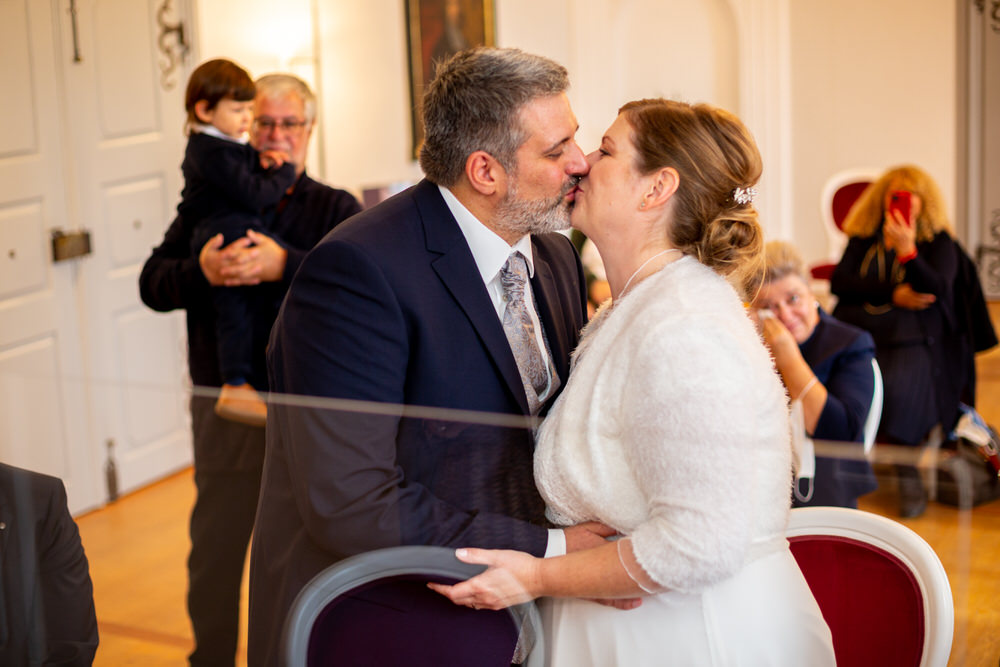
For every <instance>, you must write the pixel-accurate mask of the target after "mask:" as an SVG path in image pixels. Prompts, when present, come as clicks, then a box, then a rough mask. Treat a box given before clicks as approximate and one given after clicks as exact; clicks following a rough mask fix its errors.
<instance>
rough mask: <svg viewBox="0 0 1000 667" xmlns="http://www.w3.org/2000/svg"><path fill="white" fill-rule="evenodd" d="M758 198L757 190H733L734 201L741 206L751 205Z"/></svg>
mask: <svg viewBox="0 0 1000 667" xmlns="http://www.w3.org/2000/svg"><path fill="white" fill-rule="evenodd" d="M756 196H757V188H736V189H735V190H733V199H734V200H735V201H736V203H737V204H739V205H741V206H743V205H745V204H749V203H750V202H752V201H753V198H754V197H756Z"/></svg>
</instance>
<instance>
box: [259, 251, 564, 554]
mask: <svg viewBox="0 0 1000 667" xmlns="http://www.w3.org/2000/svg"><path fill="white" fill-rule="evenodd" d="M409 336H410V332H408V330H407V325H406V320H405V318H404V316H403V312H402V309H401V307H400V304H399V303H398V302H397V299H396V297H395V294H394V292H393V290H392V288H391V286H390V284H389V283H388V282H387V281H386V279H385V277H384V275H383V274H382V272H381V271H380V269H379V268H378V266H377V264H376V263H375V262H374V261H373V260H372V259H371V258H369V257H368V256H367V255H366V254H365V253H364V251H362V250H360V249H358V248H356V247H353V246H351V245H349V244H346V243H343V242H329V241H327V242H325V243H323V244H321V245H320V246H317V248H316V249H315V250H314V251H313V253H312V254H310V256H309V260H308V261H306V262H305V263H304V264H303V265H302V267H301V268H300V270H299V272H298V274H297V275H296V277H295V280H294V282H293V285H292V289H291V290H290V291H289V293H288V296H287V298H286V301H285V304H284V306H283V311H282V314H281V316H280V317H279V319H278V322H277V323H276V325H275V330H274V332H273V335H272V342H271V350H270V353H269V361H270V367H271V373H272V383H273V384H272V387H273V388H276V389H277V390H278V391H280V392H282V393H284V394H286V395H288V394H292V395H297V396H298V395H305V396H308V397H328V398H337V399H349V400H351V401H365V402H366V403H364V404H354V403H352V404H348V405H344V406H343V409H325V408H317V407H309V406H296V405H292V404H291V403H286V404H283V405H282V404H275V403H273V402H272V404H271V406H272V407H271V408H269V414H268V431H269V434H268V435H269V439H268V447H270V448H272V450H274V449H275V448H284V450H285V451H284V457H285V458H286V461H287V469H288V474H289V477H290V479H289V484H290V487H291V490H292V493H293V494H294V499H295V504H296V507H297V509H298V512H299V514H300V516H301V517H302V518H303V521H304V523H305V527H306V531H307V532H308V534H309V536H310V537H311V539H312V540H313V541H314V542H315V543H317V544H318V545H319V546H320V547H321V548H322V549H323V550H325V551H327V552H330V553H333V554H336V555H338V556H341V557H342V556H346V555H351V554H355V553H360V552H364V551H370V550H372V549H378V548H383V547H388V546H397V545H400V544H430V545H442V546H481V547H486V548H512V547H513V548H520V549H524V550H530V551H532V552H535V553H541V552H543V551H544V548H545V546H544V545H545V539H546V532H545V529H544V528H541V527H539V526H534V525H531V524H528V523H525V522H521V521H518V520H515V519H512V518H509V517H506V516H502V515H499V514H491V513H486V512H476V511H467V510H464V509H460V508H459V507H457V506H455V505H453V504H451V503H449V502H446V501H444V500H442V499H440V498H438V497H435V496H434V495H432V494H431V493H430V491H429V490H428V489H427V488H426V487H424V486H422V485H420V484H417V483H415V482H413V481H412V480H410V479H407V478H406V476H405V474H404V472H403V470H402V468H401V467H400V466H399V465H398V463H397V461H396V446H397V444H396V443H397V437H398V436H399V432H400V429H401V428H403V427H404V426H405V427H411V426H412V422H413V420H409V422H411V424H409V425H407V421H408V420H407V419H405V418H404V417H405V416H404V415H403V414H402V411H403V410H404V408H402V407H401V406H400V404H401V403H402V402H403V401H404V398H405V383H406V377H407V375H406V373H407V364H408V361H409V346H410V344H411V341H410V340H409ZM367 402H373V403H367ZM272 429H276V430H275V431H274V433H271V430H272ZM273 453H276V454H277V453H278V452H273ZM269 455H270V454H269ZM279 455H280V454H279Z"/></svg>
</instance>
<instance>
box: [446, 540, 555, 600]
mask: <svg viewBox="0 0 1000 667" xmlns="http://www.w3.org/2000/svg"><path fill="white" fill-rule="evenodd" d="M455 556H456V557H457V558H458V559H459V560H460V561H463V562H466V563H476V564H480V565H486V566H488V569H487V570H486V571H485V572H483V573H482V574H480V575H477V576H475V577H472V578H471V579H468V580H466V581H463V582H460V583H457V584H454V585H451V586H449V585H447V584H435V583H429V584H427V587H428V588H430V589H431V590H433V591H436V592H438V593H440V594H441V595H443V596H445V597H446V598H448V599H449V600H451V601H452V602H454V603H455V604H460V605H464V606H466V607H472V608H473V609H506V608H507V607H510V606H512V605H516V604H521V603H522V602H528V601H529V600H534V599H535V598H537V597H539V596H540V595H542V594H543V592H542V591H541V590H540V589H541V577H540V572H539V564H540V563H541V559H540V558H535V557H534V556H532V555H530V554H526V553H523V552H521V551H501V550H494V549H456V550H455Z"/></svg>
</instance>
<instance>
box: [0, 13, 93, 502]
mask: <svg viewBox="0 0 1000 667" xmlns="http://www.w3.org/2000/svg"><path fill="white" fill-rule="evenodd" d="M52 9H53V7H52V5H51V3H49V2H38V1H37V0H0V63H2V64H0V90H3V91H4V97H5V99H4V103H3V105H4V116H3V122H2V123H0V461H3V462H5V463H9V464H11V465H17V466H21V467H25V468H30V469H32V470H39V471H44V472H46V473H49V474H52V475H56V476H58V477H61V478H62V479H63V480H64V482H65V484H66V487H67V491H68V493H69V495H70V498H71V503H72V505H73V506H74V507H75V508H81V507H87V506H93V505H95V504H97V503H98V502H99V500H100V498H101V489H100V487H99V483H98V479H99V478H98V467H97V465H96V460H95V458H94V456H93V452H92V451H91V446H92V444H93V442H92V439H91V436H90V433H89V431H90V427H89V423H88V418H87V412H88V402H87V386H86V382H85V379H84V373H85V366H84V364H83V348H82V346H81V339H82V337H81V330H80V326H79V318H78V312H77V301H76V295H77V294H78V293H79V290H80V286H81V275H80V269H81V264H82V263H83V262H86V261H87V260H86V259H84V260H76V261H70V262H62V263H58V264H56V263H53V262H52V254H51V249H50V245H49V234H50V230H51V229H53V228H69V227H72V226H73V221H72V220H71V217H72V216H71V214H70V212H69V208H68V202H67V199H66V173H65V172H66V170H65V161H66V159H67V156H66V154H65V153H64V145H63V144H64V142H63V130H64V127H63V125H62V123H61V112H60V96H59V90H58V86H57V79H58V73H59V67H60V66H59V64H58V63H57V60H56V52H57V49H56V47H55V44H54V36H55V33H54V31H53V26H54V25H55V17H54V15H53V13H52Z"/></svg>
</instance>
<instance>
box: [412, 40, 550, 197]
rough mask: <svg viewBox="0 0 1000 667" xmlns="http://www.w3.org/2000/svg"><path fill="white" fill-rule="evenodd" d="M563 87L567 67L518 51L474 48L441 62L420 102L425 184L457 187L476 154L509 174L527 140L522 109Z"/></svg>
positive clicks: (421, 162) (421, 158)
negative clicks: (490, 159) (483, 154)
mask: <svg viewBox="0 0 1000 667" xmlns="http://www.w3.org/2000/svg"><path fill="white" fill-rule="evenodd" d="M567 88H569V75H568V74H567V72H566V68H565V67H563V66H562V65H560V64H558V63H556V62H554V61H552V60H549V59H548V58H544V57H542V56H536V55H532V54H529V53H525V52H523V51H521V50H519V49H499V48H493V47H478V48H474V49H469V50H466V51H460V52H459V53H457V54H455V55H454V56H452V57H451V58H450V59H449V60H446V61H445V62H443V63H441V65H440V66H439V67H438V70H437V76H435V77H434V80H433V81H431V83H430V85H429V86H428V87H427V91H426V93H425V94H424V99H423V124H424V141H423V144H422V145H421V147H420V167H421V168H422V169H423V170H424V174H425V175H426V176H427V180H429V181H431V182H433V183H437V184H438V185H443V186H446V187H447V186H452V185H455V183H457V182H458V181H459V179H460V178H461V176H462V173H463V171H464V170H465V161H466V159H467V158H468V157H469V155H471V154H472V153H474V152H475V151H478V150H482V151H485V152H487V153H489V154H490V155H492V156H493V157H494V158H496V160H497V161H498V162H499V163H500V165H501V166H502V167H503V168H504V169H505V170H507V171H508V172H513V171H514V170H515V167H516V165H517V160H516V153H517V149H518V148H519V147H520V146H521V144H522V143H524V141H525V140H526V139H527V136H526V132H525V130H524V128H523V127H521V122H520V118H519V113H520V111H521V108H522V107H523V106H524V105H526V104H528V103H529V102H531V101H532V100H534V99H537V98H540V97H548V96H551V95H558V94H559V93H562V92H565V91H566V89H567Z"/></svg>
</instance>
